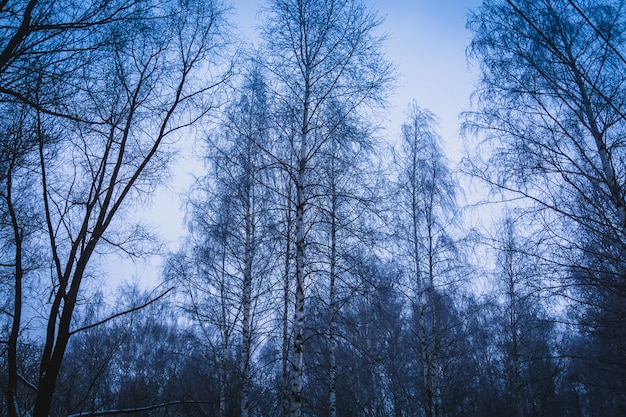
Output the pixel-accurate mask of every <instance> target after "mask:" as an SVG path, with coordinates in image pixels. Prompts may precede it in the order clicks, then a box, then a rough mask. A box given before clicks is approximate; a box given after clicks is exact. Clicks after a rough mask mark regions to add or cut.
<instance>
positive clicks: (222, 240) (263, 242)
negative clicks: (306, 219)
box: [169, 62, 277, 416]
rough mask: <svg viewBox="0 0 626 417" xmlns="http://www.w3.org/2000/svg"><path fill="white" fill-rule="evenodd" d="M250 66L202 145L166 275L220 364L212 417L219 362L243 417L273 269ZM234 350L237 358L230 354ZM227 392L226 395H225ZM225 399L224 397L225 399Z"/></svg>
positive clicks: (256, 88)
mask: <svg viewBox="0 0 626 417" xmlns="http://www.w3.org/2000/svg"><path fill="white" fill-rule="evenodd" d="M266 90H267V87H266V83H265V79H264V76H263V73H262V68H261V67H260V66H259V65H258V63H254V62H251V63H250V68H249V69H247V70H246V72H245V73H244V74H243V76H242V80H241V86H240V88H239V91H238V93H237V94H236V98H235V100H234V101H233V103H231V104H230V105H229V106H228V107H227V109H226V110H225V112H224V115H223V120H222V121H221V122H220V124H219V126H218V130H217V132H216V134H215V135H213V136H212V137H210V138H209V139H208V140H207V143H206V149H207V155H206V161H207V167H208V168H209V173H208V174H207V175H205V176H203V177H201V178H199V179H198V180H197V182H196V184H195V185H194V187H193V189H192V190H191V192H190V197H189V202H188V203H189V220H188V225H189V229H190V236H189V237H188V239H187V242H186V246H187V247H186V248H185V249H184V250H183V252H182V253H181V254H179V255H178V257H183V260H180V259H179V260H177V261H175V263H176V264H178V265H179V269H182V270H183V271H171V272H170V273H169V275H170V276H171V278H175V279H176V280H177V281H178V282H179V284H181V285H182V286H183V287H184V288H186V289H187V291H186V298H187V302H186V303H187V306H186V307H185V308H186V309H187V310H188V311H189V312H190V313H191V317H192V319H193V321H194V322H196V323H197V326H198V328H200V329H201V330H202V335H203V337H202V338H203V339H205V340H206V343H208V344H209V345H213V344H215V346H214V347H213V348H212V349H211V350H212V351H214V352H215V354H216V355H217V356H218V357H219V358H220V363H221V366H220V369H219V376H220V382H219V385H220V395H219V404H220V405H219V415H220V416H225V415H227V414H228V413H229V410H227V407H226V401H227V399H228V398H227V392H232V391H233V385H234V383H233V381H227V380H226V374H227V373H229V369H227V361H229V360H231V359H232V358H234V357H235V356H236V357H237V358H238V359H239V361H240V364H239V366H238V368H239V376H240V381H239V382H240V384H241V386H240V391H239V396H238V397H239V411H240V413H241V415H242V416H247V415H249V413H250V409H251V406H250V399H249V397H250V396H249V392H250V386H251V379H252V374H253V365H254V364H253V354H254V349H255V346H256V344H255V342H254V339H255V335H256V331H255V329H256V327H257V322H259V321H262V320H264V317H265V315H266V314H267V312H266V311H264V310H263V309H262V306H263V305H264V304H265V303H266V302H267V301H266V298H265V297H266V296H267V292H268V288H269V285H270V284H269V282H268V280H269V276H270V272H271V271H272V269H273V266H274V263H275V262H277V261H276V259H275V258H274V257H273V256H272V254H273V253H272V250H271V248H272V244H273V241H274V239H273V232H272V229H273V228H274V226H275V224H274V223H276V221H275V220H274V219H273V218H272V210H271V208H272V207H271V203H272V201H271V194H270V190H271V187H270V184H269V182H270V175H271V172H270V169H269V166H268V161H267V158H266V153H265V151H264V150H266V149H267V148H268V146H269V141H270V138H271V119H270V117H269V115H270V112H271V105H270V102H269V100H268V98H267V91H266ZM237 349H239V354H236V351H237ZM228 386H230V387H231V390H230V391H229V390H227V387H228ZM229 395H230V394H229Z"/></svg>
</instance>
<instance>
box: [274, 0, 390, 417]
mask: <svg viewBox="0 0 626 417" xmlns="http://www.w3.org/2000/svg"><path fill="white" fill-rule="evenodd" d="M266 11H267V13H266V15H267V20H266V23H265V25H264V26H263V28H262V29H263V35H264V39H265V49H266V51H267V56H268V60H269V62H268V67H269V69H270V71H271V72H272V73H273V74H274V76H275V77H276V83H275V86H276V87H275V91H276V94H277V97H278V98H279V99H280V102H279V103H278V106H279V107H280V108H281V109H283V111H284V115H285V116H287V117H284V118H281V119H279V124H280V129H281V131H282V135H283V136H284V138H285V140H286V141H288V143H289V147H290V148H291V150H292V152H293V159H290V160H288V161H281V162H282V163H283V166H284V168H285V169H286V170H287V171H288V173H289V176H290V181H292V182H293V187H294V189H295V201H294V202H293V206H294V208H295V223H294V236H293V243H294V248H295V279H294V281H295V312H294V323H293V334H294V341H293V348H292V357H291V390H290V391H291V400H290V411H289V412H290V415H292V416H300V415H301V414H302V411H301V410H302V386H303V364H304V333H303V331H304V321H305V299H306V293H305V288H306V286H307V276H308V274H309V273H310V268H308V267H307V258H306V246H307V230H309V228H310V227H309V226H310V221H311V220H310V218H309V204H310V192H309V188H310V184H311V183H312V182H315V172H314V171H312V170H311V162H312V161H313V160H314V159H315V158H316V155H317V154H318V152H319V149H320V147H321V146H323V145H324V144H325V143H326V142H328V141H330V140H332V134H333V132H334V130H335V129H336V127H337V123H338V122H341V121H342V120H343V118H344V117H345V116H348V115H350V114H353V113H357V112H360V111H362V110H364V109H366V108H367V107H368V106H370V105H378V104H380V103H381V99H382V98H383V97H384V94H385V91H386V89H387V86H388V84H389V81H390V80H391V76H392V74H391V67H390V65H389V64H388V63H387V62H386V60H385V59H384V58H383V56H382V55H381V51H380V42H381V39H380V38H378V37H376V36H375V33H374V31H375V30H376V28H377V27H378V25H379V24H380V19H379V18H377V17H376V16H375V15H374V14H373V13H371V12H370V11H369V10H368V9H367V8H366V7H365V5H364V4H363V3H362V2H361V1H358V0H336V1H330V2H324V3H320V2H315V1H310V0H305V1H300V0H297V1H296V0H273V1H269V2H268V5H267V10H266ZM332 100H339V101H340V102H341V103H342V105H343V106H342V109H343V110H342V114H340V115H339V117H338V118H337V119H335V120H336V121H328V120H325V118H324V114H325V110H326V107H327V106H328V104H329V103H330V102H331V101H332Z"/></svg>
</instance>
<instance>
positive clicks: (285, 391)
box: [281, 183, 292, 417]
mask: <svg viewBox="0 0 626 417" xmlns="http://www.w3.org/2000/svg"><path fill="white" fill-rule="evenodd" d="M290 184H291V183H288V190H287V196H288V198H287V209H286V211H285V214H286V217H285V223H286V224H285V239H286V240H285V265H284V266H285V268H284V271H283V274H284V275H283V311H282V326H283V328H282V352H281V365H282V396H281V406H282V411H283V413H282V415H283V417H287V416H288V415H289V404H290V398H291V397H290V395H291V388H290V386H289V382H290V374H289V347H290V344H289V298H290V292H289V291H290V288H291V286H290V285H289V283H290V281H291V275H290V273H291V230H292V217H291V213H292V212H291V209H292V207H291V185H290Z"/></svg>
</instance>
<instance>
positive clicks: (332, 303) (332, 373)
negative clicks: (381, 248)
mask: <svg viewBox="0 0 626 417" xmlns="http://www.w3.org/2000/svg"><path fill="white" fill-rule="evenodd" d="M333 162H334V161H333ZM333 165H334V164H333ZM333 169H334V168H333ZM331 175H332V181H333V184H332V196H331V213H330V215H331V220H330V221H331V224H330V288H329V306H328V308H329V309H330V323H329V329H328V350H329V352H328V355H329V368H330V369H329V375H328V378H329V381H328V382H329V384H328V385H329V394H328V397H329V398H328V399H329V409H330V410H329V415H330V417H337V358H336V350H337V340H336V335H335V331H336V323H335V320H336V314H337V302H336V288H335V283H336V278H337V271H336V268H337V217H336V216H337V195H336V192H335V184H334V171H333V172H332V173H331Z"/></svg>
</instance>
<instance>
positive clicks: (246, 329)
mask: <svg viewBox="0 0 626 417" xmlns="http://www.w3.org/2000/svg"><path fill="white" fill-rule="evenodd" d="M249 187H250V186H249ZM250 188H251V187H250ZM251 192H252V190H251V189H249V190H248V193H249V196H248V197H249V198H248V200H247V201H246V232H245V233H246V236H245V255H244V256H245V260H244V272H243V288H242V296H241V304H242V323H241V326H242V329H241V338H242V352H241V356H242V358H241V359H242V369H241V378H242V381H241V417H248V414H249V392H250V352H251V345H252V334H251V333H252V329H251V322H250V321H251V317H250V316H251V310H252V308H251V307H252V305H251V304H252V262H253V260H254V259H253V258H254V246H253V245H254V219H253V215H254V214H253V210H252V207H251V206H252V201H251V200H252V195H251Z"/></svg>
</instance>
